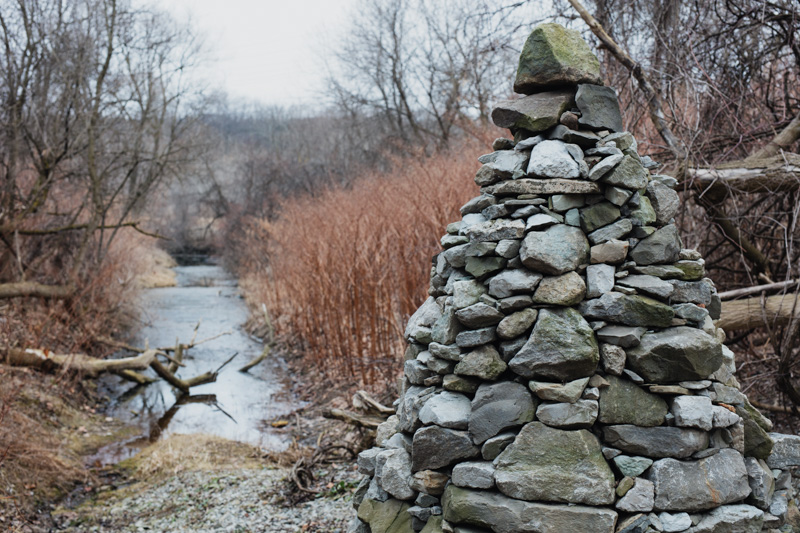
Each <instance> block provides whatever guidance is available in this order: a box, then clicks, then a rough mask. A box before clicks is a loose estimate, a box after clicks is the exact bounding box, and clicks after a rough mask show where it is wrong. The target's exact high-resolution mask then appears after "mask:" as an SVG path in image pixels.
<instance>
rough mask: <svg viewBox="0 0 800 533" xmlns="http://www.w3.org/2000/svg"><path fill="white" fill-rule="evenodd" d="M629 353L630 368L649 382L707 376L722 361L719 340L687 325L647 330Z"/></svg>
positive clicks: (704, 377)
mask: <svg viewBox="0 0 800 533" xmlns="http://www.w3.org/2000/svg"><path fill="white" fill-rule="evenodd" d="M627 354H628V359H627V360H628V366H629V367H630V369H631V370H633V371H634V372H636V373H637V374H639V375H640V376H642V377H643V378H644V379H645V381H647V382H650V383H676V382H678V381H694V380H699V379H707V378H708V376H710V375H711V374H713V373H714V372H715V371H716V370H717V369H718V368H719V367H720V365H722V345H721V344H720V342H719V341H718V340H717V339H716V338H714V337H712V336H711V335H709V334H707V333H704V332H702V331H700V330H699V329H696V328H690V327H686V326H680V327H674V328H668V329H664V330H662V331H658V332H655V333H645V334H644V335H643V336H642V340H641V343H640V344H639V346H636V347H635V348H630V349H628V350H627Z"/></svg>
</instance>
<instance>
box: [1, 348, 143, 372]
mask: <svg viewBox="0 0 800 533" xmlns="http://www.w3.org/2000/svg"><path fill="white" fill-rule="evenodd" d="M157 354H158V352H157V351H156V350H145V351H143V352H142V353H141V354H139V355H137V356H136V357H126V358H124V359H95V358H94V357H89V356H86V355H83V354H67V355H62V354H54V353H52V352H48V351H46V350H37V349H33V348H28V349H24V350H23V349H20V348H10V349H7V350H6V351H5V359H4V362H5V363H6V364H8V365H10V366H26V367H31V368H38V369H41V370H50V369H52V368H64V369H68V370H75V371H78V372H83V373H85V374H88V375H90V376H97V375H98V374H102V373H103V372H122V371H125V370H145V369H146V368H147V367H149V366H151V365H152V363H153V362H156V355H157Z"/></svg>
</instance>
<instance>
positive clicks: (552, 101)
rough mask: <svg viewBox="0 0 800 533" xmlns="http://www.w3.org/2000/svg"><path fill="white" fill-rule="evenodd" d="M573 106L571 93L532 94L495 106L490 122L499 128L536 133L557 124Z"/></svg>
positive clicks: (573, 96)
mask: <svg viewBox="0 0 800 533" xmlns="http://www.w3.org/2000/svg"><path fill="white" fill-rule="evenodd" d="M574 105H575V93H574V92H573V91H551V92H544V93H538V94H532V95H530V96H525V97H523V98H518V99H517V100H507V101H505V102H500V103H499V104H497V106H496V107H495V108H494V109H493V110H492V122H494V123H495V125H496V126H497V127H499V128H509V129H510V130H512V131H519V130H525V131H528V132H531V133H536V132H540V131H545V130H547V129H550V128H552V127H553V126H555V125H556V124H558V119H559V117H560V116H561V114H562V113H564V112H565V111H569V109H570V108H572V107H573V106H574Z"/></svg>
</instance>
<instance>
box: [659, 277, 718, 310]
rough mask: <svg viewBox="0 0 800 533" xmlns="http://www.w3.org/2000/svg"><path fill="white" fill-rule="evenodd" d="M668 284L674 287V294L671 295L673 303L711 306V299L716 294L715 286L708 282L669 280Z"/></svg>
mask: <svg viewBox="0 0 800 533" xmlns="http://www.w3.org/2000/svg"><path fill="white" fill-rule="evenodd" d="M667 283H669V284H670V285H672V288H673V292H672V294H671V295H670V302H672V303H693V304H700V305H705V306H706V307H708V306H709V305H710V304H711V298H712V296H713V295H714V293H715V292H716V291H715V290H714V286H713V285H711V283H709V282H707V281H680V280H669V281H668V282H667Z"/></svg>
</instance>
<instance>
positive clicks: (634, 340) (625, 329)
mask: <svg viewBox="0 0 800 533" xmlns="http://www.w3.org/2000/svg"><path fill="white" fill-rule="evenodd" d="M646 332H647V330H646V329H645V328H643V327H637V326H605V327H603V328H600V329H599V330H597V338H598V339H600V340H601V341H603V342H607V343H609V344H614V345H616V346H621V347H623V348H633V347H634V346H638V345H639V343H640V342H641V340H642V335H644V334H645V333H646Z"/></svg>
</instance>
